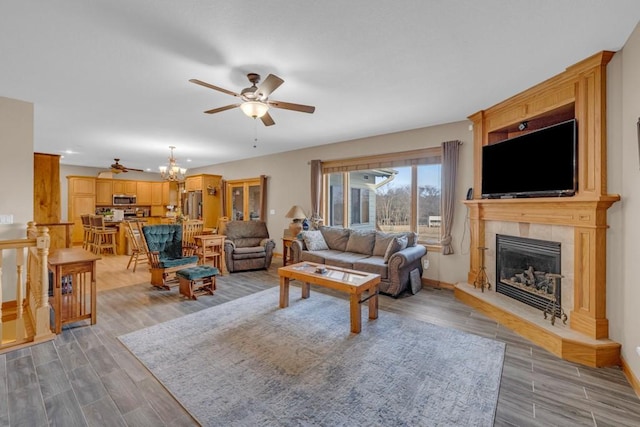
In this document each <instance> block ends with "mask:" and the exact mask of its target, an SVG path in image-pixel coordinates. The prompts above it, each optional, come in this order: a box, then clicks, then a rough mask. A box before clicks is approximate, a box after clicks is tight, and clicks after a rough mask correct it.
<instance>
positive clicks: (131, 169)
mask: <svg viewBox="0 0 640 427" xmlns="http://www.w3.org/2000/svg"><path fill="white" fill-rule="evenodd" d="M125 169H126V171H127V172H129V171H136V172H144V169H135V168H125Z"/></svg>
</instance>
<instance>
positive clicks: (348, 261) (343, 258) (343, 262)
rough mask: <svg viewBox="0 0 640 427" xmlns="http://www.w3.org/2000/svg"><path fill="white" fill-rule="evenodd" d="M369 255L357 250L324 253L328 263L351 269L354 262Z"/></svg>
mask: <svg viewBox="0 0 640 427" xmlns="http://www.w3.org/2000/svg"><path fill="white" fill-rule="evenodd" d="M325 252H326V251H325ZM367 257H368V255H365V254H358V253H355V252H338V253H325V255H324V259H325V263H326V264H329V265H334V266H336V267H342V268H350V269H353V264H354V263H356V262H357V261H359V260H361V259H364V258H367Z"/></svg>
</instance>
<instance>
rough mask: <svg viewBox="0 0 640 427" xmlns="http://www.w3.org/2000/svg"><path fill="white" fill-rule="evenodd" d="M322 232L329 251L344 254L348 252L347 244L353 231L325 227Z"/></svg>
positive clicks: (321, 229) (321, 228)
mask: <svg viewBox="0 0 640 427" xmlns="http://www.w3.org/2000/svg"><path fill="white" fill-rule="evenodd" d="M320 232H321V233H322V237H324V241H325V242H327V246H329V249H334V250H336V251H342V252H344V251H346V250H347V242H348V241H349V234H350V232H351V230H349V229H348V228H339V227H325V226H323V227H320Z"/></svg>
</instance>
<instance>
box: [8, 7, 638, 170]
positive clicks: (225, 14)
mask: <svg viewBox="0 0 640 427" xmlns="http://www.w3.org/2000/svg"><path fill="white" fill-rule="evenodd" d="M639 20H640V1H638V0H599V1H598V0H588V1H586V0H527V1H525V0H520V1H514V0H483V1H479V0H452V1H438V0H422V1H418V0H388V1H380V0H377V1H376V0H366V1H365V0H351V1H343V0H342V1H341V0H328V1H327V0H325V1H309V0H307V1H303V0H289V1H286V0H270V1H257V0H242V1H240V0H235V1H222V0H183V1H176V0H108V1H107V0H103V1H100V2H98V1H78V0H76V1H71V0H57V1H47V0H40V1H36V0H33V1H24V0H2V2H0V96H5V97H9V98H14V99H20V100H24V101H29V102H32V103H34V106H35V107H34V108H35V151H37V152H45V153H55V154H64V158H63V160H62V163H63V164H70V165H84V166H95V167H107V166H108V165H110V164H111V163H113V158H114V157H119V158H120V159H121V163H122V164H124V165H125V166H128V167H131V168H141V169H146V168H150V170H152V171H154V172H155V171H157V168H158V166H159V165H161V164H165V163H166V160H167V157H168V155H169V148H168V147H169V146H170V145H175V146H176V147H177V148H176V150H175V156H176V158H177V159H178V163H179V164H180V165H181V166H185V167H190V168H193V167H199V166H205V165H212V164H216V163H222V162H227V161H232V160H237V159H243V158H248V157H255V156H261V155H265V154H268V153H277V152H283V151H289V150H292V149H298V148H303V147H310V146H316V145H321V144H327V143H333V142H338V141H345V140H350V139H355V138H361V137H366V136H370V135H377V134H384V133H389V132H395V131H401V130H407V129H414V128H420V127H425V126H431V125H434V124H440V123H448V122H453V121H459V120H464V119H465V118H466V117H467V116H468V115H470V114H472V113H474V112H476V111H478V110H480V109H483V108H486V107H489V106H491V105H493V104H495V103H497V102H499V101H500V100H502V99H504V98H506V97H509V96H511V95H513V94H515V93H517V92H520V91H522V90H524V89H526V88H528V87H530V86H532V85H534V84H536V83H539V82H541V81H543V80H545V79H547V78H549V77H551V76H553V75H555V74H557V73H559V72H561V71H563V70H564V69H565V68H566V67H567V66H569V65H572V64H574V63H576V62H578V61H580V60H582V59H584V58H586V57H588V56H590V55H592V54H594V53H596V52H598V51H600V50H614V51H615V50H619V49H620V48H621V47H622V46H623V45H624V43H625V41H626V40H627V38H628V36H629V35H630V34H631V32H632V31H633V29H634V27H635V26H636V25H637V24H638V22H639ZM248 72H256V73H259V74H261V75H262V77H263V79H264V78H266V76H267V75H268V74H269V73H272V74H276V75H277V76H279V77H281V78H283V79H284V80H285V82H284V84H283V85H282V86H280V88H279V89H277V90H276V91H275V92H274V93H273V95H272V96H271V99H276V100H280V101H288V102H294V103H300V104H309V105H314V106H316V112H315V113H314V114H306V113H299V112H292V111H287V110H282V109H272V110H270V114H271V116H272V117H273V119H274V120H275V122H276V124H275V126H270V127H265V126H263V124H262V123H261V122H260V121H259V120H258V121H254V120H253V119H251V118H249V117H246V116H244V115H243V113H242V112H241V111H240V109H233V110H229V111H225V112H221V113H218V114H214V115H209V114H203V111H204V110H208V109H211V108H214V107H221V106H224V105H227V104H232V103H235V102H236V101H237V99H236V98H234V97H232V96H229V95H226V94H224V93H220V92H217V91H214V90H211V89H207V88H204V87H202V86H198V85H195V84H192V83H189V82H188V80H189V79H191V78H196V79H200V80H204V81H206V82H209V83H212V84H214V85H217V86H221V87H223V88H226V89H229V90H232V91H234V92H239V91H240V90H241V89H242V88H245V87H247V86H250V84H249V82H248V80H247V78H246V74H247V73H248ZM256 136H257V139H258V141H257V144H255V145H256V147H255V148H254V147H253V146H254V139H255V138H256ZM67 150H70V151H71V154H65V152H67ZM188 161H189V162H188Z"/></svg>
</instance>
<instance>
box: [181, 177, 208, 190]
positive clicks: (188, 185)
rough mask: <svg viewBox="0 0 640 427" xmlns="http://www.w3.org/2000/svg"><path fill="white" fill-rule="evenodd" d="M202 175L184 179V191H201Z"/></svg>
mask: <svg viewBox="0 0 640 427" xmlns="http://www.w3.org/2000/svg"><path fill="white" fill-rule="evenodd" d="M202 176H203V175H194V176H189V177H187V178H186V179H185V180H184V191H202Z"/></svg>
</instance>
